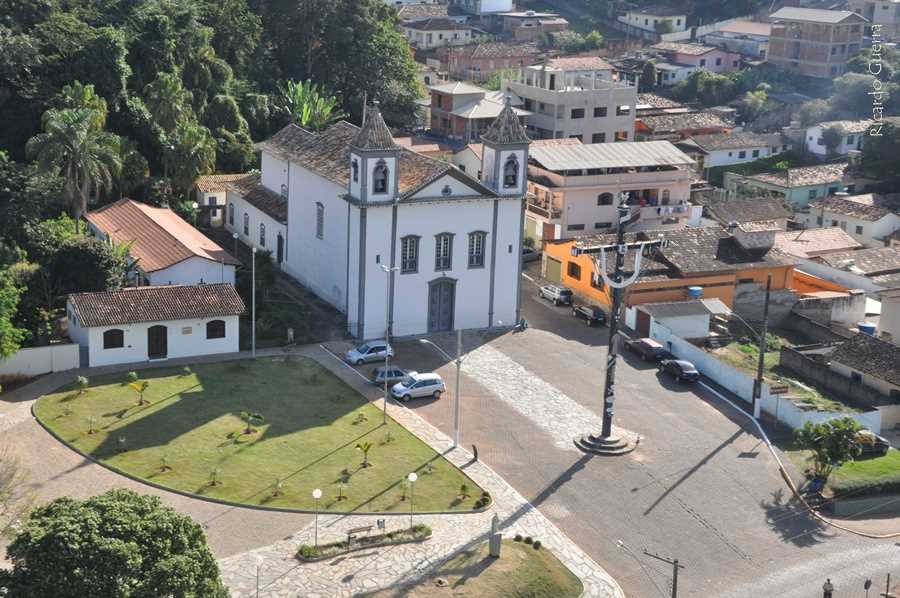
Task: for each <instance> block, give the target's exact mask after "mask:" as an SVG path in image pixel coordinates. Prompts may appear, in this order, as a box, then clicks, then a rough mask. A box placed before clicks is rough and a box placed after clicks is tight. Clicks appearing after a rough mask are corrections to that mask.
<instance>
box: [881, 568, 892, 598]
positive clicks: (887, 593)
mask: <svg viewBox="0 0 900 598" xmlns="http://www.w3.org/2000/svg"><path fill="white" fill-rule="evenodd" d="M879 596H880V597H881V598H895V596H894V595H893V594H891V574H890V573H888V574H887V582H886V583H885V584H884V593H883V594H879Z"/></svg>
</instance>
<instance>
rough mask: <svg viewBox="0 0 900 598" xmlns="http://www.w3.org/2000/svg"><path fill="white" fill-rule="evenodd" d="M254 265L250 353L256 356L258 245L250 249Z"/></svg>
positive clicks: (252, 266) (252, 268) (251, 295)
mask: <svg viewBox="0 0 900 598" xmlns="http://www.w3.org/2000/svg"><path fill="white" fill-rule="evenodd" d="M250 253H251V259H252V265H251V267H250V271H251V279H252V284H251V289H250V303H251V307H250V310H251V311H250V313H251V317H250V323H251V324H250V354H251V355H252V356H253V357H256V247H254V248H252V249H251V250H250Z"/></svg>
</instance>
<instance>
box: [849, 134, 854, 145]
mask: <svg viewBox="0 0 900 598" xmlns="http://www.w3.org/2000/svg"><path fill="white" fill-rule="evenodd" d="M854 143H856V135H847V145H853V144H854Z"/></svg>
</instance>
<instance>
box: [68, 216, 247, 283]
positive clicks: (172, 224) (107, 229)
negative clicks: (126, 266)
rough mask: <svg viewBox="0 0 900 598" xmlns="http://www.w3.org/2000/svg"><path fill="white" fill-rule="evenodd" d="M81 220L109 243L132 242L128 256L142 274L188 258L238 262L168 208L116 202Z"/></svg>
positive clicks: (230, 262) (228, 262)
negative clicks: (85, 220) (106, 237)
mask: <svg viewBox="0 0 900 598" xmlns="http://www.w3.org/2000/svg"><path fill="white" fill-rule="evenodd" d="M85 218H87V220H88V222H90V223H91V224H92V225H94V227H96V228H97V229H99V230H100V231H102V232H103V233H105V234H106V235H108V236H109V238H110V239H111V240H112V241H113V242H115V243H117V244H121V243H132V246H131V249H130V251H129V253H130V254H131V256H132V257H133V258H135V259H136V260H138V267H139V268H140V269H141V270H143V271H144V272H156V271H158V270H163V269H165V268H168V267H170V266H174V265H175V264H178V263H180V262H183V261H184V260H186V259H189V258H192V257H200V258H203V259H206V260H210V261H214V262H222V261H224V262H225V263H226V264H231V265H236V264H238V263H239V262H238V261H237V260H236V259H234V258H233V257H232V256H231V255H230V254H229V253H228V252H226V251H225V250H224V249H222V248H221V247H220V246H219V245H217V244H216V243H215V242H214V241H213V240H212V239H210V238H209V237H207V236H206V235H204V234H203V233H201V232H200V231H198V230H197V229H196V228H194V227H193V226H191V225H190V224H188V223H187V222H185V221H184V220H182V219H181V218H180V217H179V216H178V215H177V214H175V212H173V211H172V210H170V209H168V208H157V207H154V206H150V205H147V204H144V203H140V202H137V201H134V200H133V199H120V200H119V201H117V202H115V203H112V204H109V205H108V206H103V207H102V208H100V209H98V210H94V211H93V212H89V213H88V214H87V215H86V216H85Z"/></svg>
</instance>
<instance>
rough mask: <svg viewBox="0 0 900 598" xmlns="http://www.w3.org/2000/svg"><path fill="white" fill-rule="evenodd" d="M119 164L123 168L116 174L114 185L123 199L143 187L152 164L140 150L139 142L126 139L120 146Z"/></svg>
mask: <svg viewBox="0 0 900 598" xmlns="http://www.w3.org/2000/svg"><path fill="white" fill-rule="evenodd" d="M119 162H120V163H121V164H122V166H121V168H119V170H118V172H117V173H116V176H115V180H114V183H115V188H116V190H117V191H118V193H119V198H120V199H121V198H123V197H127V196H130V195H131V194H132V193H133V192H134V191H135V190H137V189H140V188H141V186H143V184H144V181H145V180H146V179H147V175H148V174H149V173H150V164H149V163H148V162H147V158H145V157H144V156H143V154H141V152H140V150H139V149H138V144H137V142H135V141H133V140H131V139H126V138H122V142H121V143H120V144H119Z"/></svg>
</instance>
